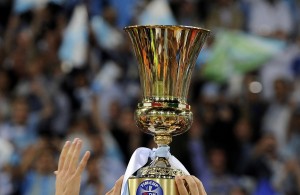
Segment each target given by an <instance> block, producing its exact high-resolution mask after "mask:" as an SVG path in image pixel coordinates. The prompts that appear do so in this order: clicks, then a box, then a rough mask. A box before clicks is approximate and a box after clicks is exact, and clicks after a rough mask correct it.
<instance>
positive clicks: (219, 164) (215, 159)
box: [208, 147, 227, 175]
mask: <svg viewBox="0 0 300 195" xmlns="http://www.w3.org/2000/svg"><path fill="white" fill-rule="evenodd" d="M208 155H209V163H210V166H211V169H212V171H213V172H214V173H215V174H217V175H222V174H224V173H225V172H226V167H227V156H226V152H225V150H224V149H222V148H221V147H213V148H211V149H210V150H209V154H208Z"/></svg>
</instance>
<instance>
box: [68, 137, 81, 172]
mask: <svg viewBox="0 0 300 195" xmlns="http://www.w3.org/2000/svg"><path fill="white" fill-rule="evenodd" d="M81 147H82V141H81V140H80V139H77V140H76V142H75V148H74V151H73V153H72V157H71V161H70V166H69V170H68V171H69V173H74V172H75V171H76V167H77V164H78V161H79V157H80V151H81Z"/></svg>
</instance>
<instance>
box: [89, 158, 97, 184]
mask: <svg viewBox="0 0 300 195" xmlns="http://www.w3.org/2000/svg"><path fill="white" fill-rule="evenodd" d="M86 170H87V172H88V182H90V183H99V182H100V177H99V174H100V170H99V156H97V155H92V156H90V158H89V161H88V163H87V166H86Z"/></svg>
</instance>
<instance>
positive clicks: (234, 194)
mask: <svg viewBox="0 0 300 195" xmlns="http://www.w3.org/2000/svg"><path fill="white" fill-rule="evenodd" d="M230 195H248V193H247V191H246V190H245V189H244V188H243V187H240V186H235V187H233V188H232V189H231V191H230Z"/></svg>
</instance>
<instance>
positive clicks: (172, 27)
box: [124, 24, 210, 33]
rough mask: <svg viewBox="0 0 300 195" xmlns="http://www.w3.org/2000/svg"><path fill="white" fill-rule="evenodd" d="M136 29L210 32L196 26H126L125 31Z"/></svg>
mask: <svg viewBox="0 0 300 195" xmlns="http://www.w3.org/2000/svg"><path fill="white" fill-rule="evenodd" d="M135 28H146V29H154V28H165V29H174V28H178V29H183V30H184V29H187V30H188V29H190V30H201V31H205V32H208V33H209V32H210V30H208V29H205V28H202V27H196V26H186V25H160V24H158V25H157V24H155V25H130V26H126V27H125V28H124V30H125V31H127V30H130V29H135Z"/></svg>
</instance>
